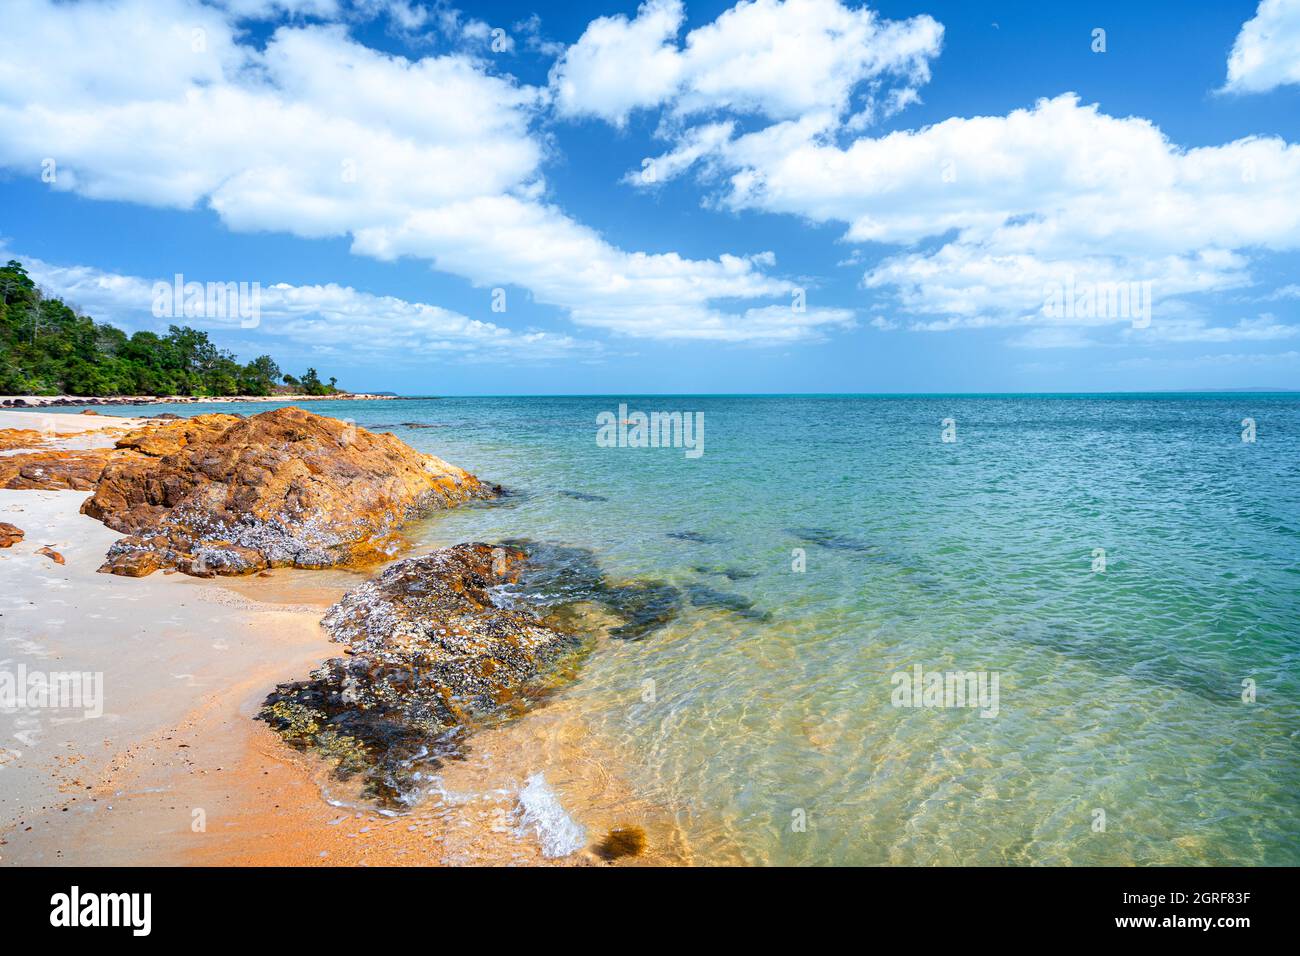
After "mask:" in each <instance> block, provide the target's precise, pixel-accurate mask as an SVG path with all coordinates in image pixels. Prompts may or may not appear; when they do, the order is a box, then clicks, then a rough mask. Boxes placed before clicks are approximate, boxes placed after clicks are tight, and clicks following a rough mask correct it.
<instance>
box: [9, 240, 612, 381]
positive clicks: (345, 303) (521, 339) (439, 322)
mask: <svg viewBox="0 0 1300 956" xmlns="http://www.w3.org/2000/svg"><path fill="white" fill-rule="evenodd" d="M3 255H4V257H5V258H8V257H10V256H15V255H16V254H15V253H12V252H11V251H9V250H3ZM17 258H19V259H20V260H21V261H22V262H23V264H24V266H25V267H26V269H27V271H28V274H29V275H31V277H32V279H33V280H34V281H35V282H36V283H37V284H38V285H39V286H40V287H41V288H42V289H44V290H45V291H46V292H47V293H49V294H51V295H56V296H58V297H60V298H62V299H64V300H65V301H67V302H70V303H73V304H75V305H76V306H77V307H78V308H80V309H82V310H83V311H85V312H87V313H89V314H91V315H93V316H94V317H95V318H97V319H102V320H107V321H111V322H113V323H114V324H116V325H119V326H121V327H123V328H127V329H130V330H136V329H151V330H160V329H163V328H165V327H166V326H167V325H168V324H169V323H172V322H176V323H179V324H186V325H193V326H197V327H199V328H203V329H206V330H209V331H217V330H222V329H225V330H233V329H236V328H239V325H240V320H239V318H238V317H237V316H233V315H232V316H225V317H222V316H197V317H189V318H187V317H184V316H176V317H164V318H156V317H154V316H153V314H152V309H153V305H154V287H155V284H156V283H158V282H162V283H165V284H171V283H172V282H173V281H174V277H173V276H159V277H156V278H153V279H146V278H142V277H140V276H131V275H120V274H117V273H112V272H105V271H103V270H100V269H95V268H92V267H88V266H81V265H72V266H65V265H58V264H53V263H49V262H45V261H42V260H40V259H33V258H31V257H27V256H17ZM185 280H186V281H187V282H200V283H207V282H222V283H226V282H237V281H251V280H243V279H239V280H236V279H233V278H231V277H229V276H197V275H187V276H185ZM258 304H259V311H260V324H259V326H258V329H257V333H256V334H257V335H258V337H259V338H260V337H261V336H270V337H274V338H275V339H278V340H284V341H289V342H291V343H294V344H296V345H297V346H299V347H301V348H302V349H304V350H309V351H333V352H338V353H343V352H346V353H347V354H348V355H349V356H350V357H351V358H354V359H356V360H358V361H365V360H366V359H367V358H372V359H381V358H382V359H383V360H384V361H394V360H406V361H419V360H420V358H421V356H427V355H428V354H430V353H437V354H440V355H443V356H446V355H449V354H450V355H455V356H456V357H457V358H460V359H462V360H466V361H511V362H521V363H527V362H536V361H544V360H547V359H556V358H569V359H573V358H584V357H594V356H596V355H599V354H600V353H601V351H602V349H601V346H600V345H599V344H598V343H595V342H590V341H583V340H580V339H576V338H573V337H571V336H568V335H556V334H553V333H550V332H544V331H539V330H526V331H515V330H512V329H508V328H505V327H504V326H500V325H497V324H495V323H492V322H484V321H481V320H478V319H471V318H469V317H468V316H465V315H462V314H461V313H459V312H454V311H452V310H450V309H445V308H443V307H441V306H437V305H430V304H427V303H424V302H410V301H407V300H405V299H399V298H396V297H394V296H386V295H373V294H371V293H368V292H362V291H358V290H357V289H354V288H351V287H350V286H345V285H338V284H335V283H327V284H324V285H290V284H288V283H284V282H276V283H270V284H267V285H262V286H261V287H260V290H259V293H258ZM244 334H245V337H247V336H249V335H252V334H253V333H251V332H249V331H247V330H245V333H244ZM254 347H257V348H269V347H270V346H267V345H265V344H263V343H258V344H256V345H254Z"/></svg>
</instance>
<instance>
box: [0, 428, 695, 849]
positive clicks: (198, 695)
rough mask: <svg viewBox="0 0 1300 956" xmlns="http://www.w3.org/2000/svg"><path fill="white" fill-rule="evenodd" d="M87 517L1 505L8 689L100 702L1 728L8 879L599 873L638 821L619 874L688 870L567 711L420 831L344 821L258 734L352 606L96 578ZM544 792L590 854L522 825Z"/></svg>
mask: <svg viewBox="0 0 1300 956" xmlns="http://www.w3.org/2000/svg"><path fill="white" fill-rule="evenodd" d="M136 424H138V422H137V421H136V420H131V419H119V418H111V417H109V416H74V415H67V414H42V413H36V412H11V411H0V428H2V429H24V430H29V431H35V432H39V433H41V435H42V436H43V444H42V449H43V450H46V449H49V448H60V447H74V446H75V447H79V448H84V447H99V446H105V445H109V444H111V443H112V442H113V441H114V440H115V438H116V437H117V436H119V435H120V434H122V432H123V431H124V430H125V429H126V428H128V427H132V426H135V425H136ZM85 498H86V494H85V493H84V492H78V491H12V490H3V491H0V522H9V523H11V524H13V525H15V526H17V527H19V528H21V529H22V530H23V531H24V532H25V538H24V539H23V540H22V541H20V542H18V543H17V544H15V545H14V546H12V547H10V548H7V549H4V550H0V575H3V578H4V581H5V588H4V590H3V594H2V596H0V669H2V670H4V671H7V672H11V673H24V674H44V675H54V674H61V673H75V674H78V675H87V687H99V688H101V691H100V695H99V696H100V698H101V699H99V700H98V701H96V702H95V705H94V706H91V707H87V706H82V707H80V708H79V709H78V708H64V709H53V708H49V707H40V706H37V707H31V706H26V707H25V706H15V707H9V708H6V709H5V710H4V711H2V712H0V783H2V784H3V786H0V865H42V864H43V865H57V864H104V865H151V864H182V863H190V864H203V865H233V864H255V865H272V864H281V865H347V864H364V865H404V864H415V865H444V864H446V865H452V864H467V863H468V864H498V865H518V864H527V865H547V864H550V865H555V864H559V865H581V864H598V863H602V862H603V861H602V860H601V857H600V856H599V854H598V853H597V852H596V851H595V850H594V849H592V848H591V847H592V846H593V845H594V844H595V842H596V838H597V837H598V836H600V835H601V834H602V833H603V832H605V831H607V830H608V829H610V828H612V827H618V826H623V825H626V824H627V823H629V822H630V821H634V822H635V823H636V825H638V826H646V827H647V829H648V830H649V832H650V835H651V846H652V847H653V848H654V849H653V851H652V852H650V853H647V854H646V855H644V856H642V857H639V858H637V859H635V860H630V861H629V860H623V861H620V862H634V863H666V862H677V863H680V862H685V861H686V860H687V858H688V855H687V853H686V851H685V849H684V847H683V846H682V844H681V841H680V838H679V836H678V834H677V832H676V827H675V825H674V824H673V821H672V819H671V817H670V816H669V815H667V814H665V813H663V812H662V811H660V810H657V809H656V808H653V807H650V806H648V805H642V804H641V803H640V802H639V801H638V800H637V798H636V797H635V795H634V794H633V793H632V792H631V791H630V789H629V788H628V787H626V785H625V784H623V783H622V782H621V781H620V780H619V777H618V774H617V773H616V772H614V771H613V769H612V768H613V767H614V766H615V765H616V760H615V759H614V758H613V757H612V756H611V755H605V756H604V757H602V756H601V755H600V754H599V752H598V750H597V749H596V747H595V745H594V742H593V741H591V740H590V739H588V735H586V734H584V733H583V731H582V728H581V722H580V721H575V720H572V719H568V715H566V713H565V710H564V707H563V706H562V705H556V706H550V707H543V708H541V709H539V710H537V711H535V712H532V713H529V714H526V715H525V716H524V717H522V718H521V719H518V720H513V721H509V722H506V723H502V724H498V725H495V726H489V727H486V728H485V729H483V730H481V731H480V732H479V733H477V734H476V735H475V736H474V737H473V744H472V746H471V747H470V748H469V750H468V752H467V754H466V757H465V759H463V760H458V761H453V762H449V763H448V764H447V765H446V766H445V767H444V770H443V772H442V773H441V774H440V775H439V776H438V777H437V778H436V779H434V780H432V781H431V782H430V786H429V792H430V795H429V798H428V799H426V800H424V801H422V802H421V803H420V804H418V805H417V806H416V807H414V808H413V809H412V810H411V811H410V812H406V813H401V814H396V815H394V814H392V813H391V812H380V811H378V810H377V809H376V808H375V807H374V806H372V805H370V804H369V803H367V802H366V801H363V800H358V799H356V798H355V795H354V794H352V793H350V792H349V790H348V788H347V787H346V786H345V785H343V784H341V783H340V782H339V781H338V780H337V779H335V778H333V777H331V775H330V774H329V773H328V767H326V766H325V764H324V763H323V762H322V761H321V760H320V759H319V758H317V757H314V756H310V755H306V754H302V753H299V752H297V751H295V750H293V749H292V748H290V747H289V746H288V745H286V744H285V743H284V742H283V741H282V740H281V739H280V737H278V736H277V735H276V734H275V733H273V732H272V731H271V730H270V729H269V728H268V727H267V726H266V725H265V724H263V723H261V722H258V721H256V720H255V719H254V717H255V715H256V713H257V711H258V709H259V707H260V706H261V704H262V702H263V700H264V699H265V697H266V695H267V693H268V692H269V691H270V690H271V689H273V688H274V687H275V685H276V684H277V683H279V682H282V681H287V680H291V679H294V678H297V677H301V676H302V675H304V674H305V673H307V672H308V671H310V670H311V669H312V668H313V667H314V666H316V665H317V664H319V663H320V662H321V661H323V660H325V659H326V658H330V657H337V656H338V655H339V654H340V648H339V646H338V645H337V644H333V643H331V642H330V641H329V640H328V638H327V635H326V634H325V632H324V631H323V630H322V628H321V627H320V624H319V621H320V618H321V615H322V614H323V612H324V610H325V609H326V608H327V607H328V606H329V604H331V603H332V602H333V601H334V600H336V599H337V598H338V597H339V596H340V595H341V594H342V592H343V588H341V587H340V586H338V585H337V584H334V585H322V584H320V583H319V579H314V576H313V572H311V571H299V570H292V569H286V570H277V571H275V572H273V573H270V574H269V575H267V576H254V577H245V578H232V579H225V580H221V579H217V580H211V579H199V578H192V577H187V576H185V575H183V574H176V573H169V574H164V573H158V574H153V575H151V576H149V577H146V578H129V577H121V576H117V575H112V574H101V573H98V572H97V568H98V567H99V566H100V564H101V563H102V561H103V558H104V554H105V552H106V551H107V550H108V548H109V546H110V545H111V544H112V543H113V542H114V540H116V539H117V538H119V537H120V536H119V535H118V534H117V533H116V532H114V531H112V530H110V529H109V528H107V527H105V526H104V525H103V524H101V523H100V522H98V521H95V520H93V519H91V518H89V517H86V516H84V515H82V514H80V513H79V511H78V509H79V507H80V505H81V503H82V501H83V500H85ZM42 548H48V549H49V550H51V551H53V552H55V553H57V554H58V555H59V556H60V557H61V558H62V559H63V563H61V564H60V563H56V561H55V560H54V559H53V558H51V557H50V556H48V555H47V554H43V553H40V550H41V549H42ZM88 696H89V695H88ZM86 703H87V702H86V701H85V700H82V701H80V704H82V705H85V704H86ZM538 774H542V775H543V776H542V778H541V779H542V781H543V783H542V784H541V785H540V786H541V788H542V791H543V793H544V794H545V793H553V792H555V791H558V792H560V793H563V794H564V795H565V797H564V799H565V801H566V803H568V802H573V803H575V804H578V805H581V806H582V807H583V808H584V811H585V812H584V814H583V818H582V819H581V820H580V821H577V822H576V825H577V826H580V827H581V828H582V832H584V833H585V834H586V836H587V837H588V839H587V843H588V845H589V846H588V848H587V849H583V850H579V851H577V852H572V853H567V854H566V855H564V856H560V857H555V856H548V855H547V849H548V847H547V841H548V837H549V834H548V832H547V830H546V826H545V825H543V826H541V827H538V826H534V825H532V824H530V823H527V822H522V821H521V804H520V794H521V791H523V789H524V788H525V787H526V786H528V783H529V781H530V780H532V779H533V778H534V777H535V775H538ZM552 788H553V789H552ZM536 789H537V788H534V790H536ZM558 807H559V804H558V803H557V804H556V806H555V807H552V808H550V809H553V810H558ZM559 816H560V822H561V823H566V824H568V823H572V822H573V821H569V820H568V818H567V814H566V813H563V812H560V814H559Z"/></svg>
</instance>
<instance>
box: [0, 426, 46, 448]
mask: <svg viewBox="0 0 1300 956" xmlns="http://www.w3.org/2000/svg"><path fill="white" fill-rule="evenodd" d="M44 444H45V436H44V435H43V434H41V433H40V432H38V431H36V430H35V429H34V428H0V451H12V450H13V449H15V448H40V447H41V446H43V445H44Z"/></svg>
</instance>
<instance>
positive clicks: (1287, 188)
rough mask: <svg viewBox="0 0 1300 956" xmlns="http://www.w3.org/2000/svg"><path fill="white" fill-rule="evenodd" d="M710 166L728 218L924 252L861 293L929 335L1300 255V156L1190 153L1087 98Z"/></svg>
mask: <svg viewBox="0 0 1300 956" xmlns="http://www.w3.org/2000/svg"><path fill="white" fill-rule="evenodd" d="M711 161H712V162H713V164H714V173H715V175H716V174H717V171H718V170H719V169H725V170H727V171H728V176H727V179H726V186H725V190H724V192H723V193H722V195H721V196H720V197H719V199H718V201H719V202H721V203H722V204H723V205H724V206H727V207H730V208H732V209H735V210H747V209H755V210H761V211H764V212H774V213H786V214H789V215H794V216H798V217H801V218H803V219H806V220H810V221H812V222H817V223H825V222H839V223H843V224H844V225H845V227H846V232H845V239H846V240H848V241H851V242H859V243H865V242H873V243H885V244H891V245H896V246H903V247H911V250H909V251H902V252H899V253H897V254H895V255H893V256H890V257H887V258H886V259H884V260H883V261H881V262H880V263H879V264H878V265H877V266H876V267H874V268H872V269H871V270H869V271H868V272H867V274H866V276H865V278H864V284H865V286H866V287H867V288H869V289H876V290H880V291H882V292H889V291H892V292H893V293H894V294H895V295H896V296H897V298H898V301H899V304H900V305H901V306H902V307H903V308H904V309H906V310H908V311H911V312H913V313H915V314H918V315H922V316H938V317H940V318H932V319H927V320H924V321H919V322H918V323H916V324H914V326H913V327H914V328H920V329H926V330H939V329H945V328H959V327H970V326H975V327H979V326H988V325H1001V324H1014V323H1018V322H1023V321H1026V320H1027V319H1030V318H1032V317H1033V316H1035V315H1041V313H1042V307H1043V303H1044V291H1045V287H1046V286H1047V285H1048V284H1049V283H1065V282H1067V281H1069V280H1070V279H1071V278H1074V279H1076V280H1078V281H1079V282H1092V283H1098V284H1100V283H1108V282H1111V283H1113V282H1150V283H1151V289H1152V295H1153V296H1154V298H1155V300H1156V302H1157V304H1159V303H1160V302H1161V301H1162V300H1168V299H1170V298H1171V297H1176V296H1181V295H1187V294H1189V293H1198V292H1211V291H1216V290H1222V289H1229V288H1234V287H1238V286H1243V285H1246V284H1249V283H1250V281H1251V278H1250V274H1249V267H1250V262H1251V257H1253V256H1255V255H1257V254H1259V253H1261V252H1278V251H1287V250H1294V249H1297V248H1300V205H1297V204H1296V203H1295V202H1294V196H1296V195H1297V194H1300V147H1297V146H1296V145H1294V144H1290V143H1287V142H1285V141H1283V140H1281V139H1279V138H1276V137H1247V138H1245V139H1241V140H1237V141H1234V142H1231V143H1227V144H1224V145H1222V146H1208V147H1199V148H1194V149H1184V148H1181V147H1179V146H1177V145H1175V144H1173V143H1171V142H1170V141H1169V140H1168V138H1167V137H1166V136H1165V135H1164V134H1163V133H1162V132H1161V131H1160V129H1159V128H1158V127H1156V126H1155V125H1154V124H1152V123H1151V122H1149V121H1148V120H1145V119H1141V118H1138V117H1126V118H1118V117H1113V116H1108V115H1106V114H1105V113H1102V112H1101V111H1100V109H1099V108H1098V107H1097V106H1095V105H1091V106H1087V105H1082V104H1080V102H1079V101H1078V98H1077V97H1075V96H1074V95H1073V94H1066V95H1063V96H1059V97H1056V98H1055V99H1045V100H1041V101H1039V102H1038V103H1037V104H1036V105H1035V106H1034V107H1033V108H1032V109H1021V110H1015V111H1013V112H1012V113H1010V114H1008V115H1006V116H979V117H971V118H952V119H948V120H945V121H943V122H941V123H937V124H935V125H933V126H928V127H924V128H921V129H917V130H906V131H900V132H895V133H891V134H889V135H886V136H882V137H861V138H858V139H856V140H854V141H852V142H851V143H849V144H848V145H846V146H840V145H837V144H836V143H835V142H832V141H829V140H828V139H827V138H826V137H824V136H822V135H821V134H820V132H819V129H818V126H817V124H816V123H815V122H809V121H808V120H806V119H805V120H799V121H793V122H786V123H779V124H775V125H773V126H771V127H768V128H767V129H763V130H760V131H757V132H754V133H750V134H747V135H744V136H740V137H738V138H736V139H734V140H731V141H729V142H727V143H725V144H724V145H723V146H722V147H721V148H720V149H719V150H718V151H717V152H716V154H715V155H714V157H713V158H712V160H711ZM936 241H938V242H940V244H939V245H938V246H935V245H934V243H935V242H936ZM1123 318H1125V317H1123V316H1111V317H1110V320H1111V321H1113V320H1116V319H1123ZM1105 320H1106V319H1105V318H1104V317H1101V316H1097V317H1092V318H1089V319H1088V320H1087V321H1084V322H1082V323H1080V324H1094V322H1101V321H1105Z"/></svg>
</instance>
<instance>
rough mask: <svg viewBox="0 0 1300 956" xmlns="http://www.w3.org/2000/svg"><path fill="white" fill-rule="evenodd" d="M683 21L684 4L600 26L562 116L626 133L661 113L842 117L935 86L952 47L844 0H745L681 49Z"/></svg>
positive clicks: (557, 71) (567, 82) (575, 67)
mask: <svg viewBox="0 0 1300 956" xmlns="http://www.w3.org/2000/svg"><path fill="white" fill-rule="evenodd" d="M684 19H685V8H684V6H683V4H682V2H681V0H646V2H644V3H642V4H641V6H640V7H639V8H638V10H637V15H636V16H635V17H633V18H631V19H629V18H627V17H625V16H621V15H620V16H613V17H600V18H598V19H596V20H594V21H592V23H591V24H590V25H589V26H588V27H587V29H586V31H585V32H584V33H583V34H582V36H581V37H580V38H579V39H578V42H577V43H575V44H574V45H573V46H571V47H570V48H569V49H568V51H567V52H566V53H565V55H564V56H563V58H561V60H560V61H559V62H558V63H557V64H556V65H555V67H554V69H553V70H552V73H551V84H552V86H553V88H554V89H555V95H556V108H557V110H558V112H559V113H560V114H561V115H563V116H575V117H577V116H595V117H599V118H601V119H604V120H607V121H609V122H611V123H614V124H617V125H622V124H623V123H624V122H626V120H627V117H628V115H629V114H630V113H631V112H632V111H633V110H636V109H646V108H651V107H655V106H660V105H664V106H667V107H669V108H670V109H671V110H672V112H673V113H675V114H676V115H678V116H689V115H691V114H697V113H708V112H712V111H718V110H726V111H730V112H733V113H741V114H752V115H757V116H763V117H766V118H768V119H772V120H785V119H793V118H796V117H800V116H804V115H806V114H808V113H813V112H818V113H824V114H827V115H828V116H830V117H838V116H840V115H841V114H843V113H844V112H845V111H846V110H848V108H849V107H850V104H851V100H852V94H853V92H854V90H855V89H856V88H857V87H858V86H859V85H860V84H862V83H864V82H865V81H870V80H878V79H879V78H881V77H884V76H886V75H892V76H897V77H901V78H903V79H905V80H906V81H907V82H909V83H911V84H913V85H919V84H921V83H925V82H926V81H928V80H929V77H930V73H929V61H930V59H931V58H932V57H934V56H935V55H937V54H938V51H939V46H940V43H941V40H942V37H943V27H941V26H940V25H939V24H938V23H937V22H935V21H934V20H933V19H932V18H931V17H928V16H918V17H913V18H912V19H910V20H905V21H898V22H894V21H888V20H883V19H881V18H880V17H879V16H877V14H876V13H875V12H874V11H872V10H870V9H868V8H867V7H865V6H864V7H859V8H853V7H850V6H846V5H844V4H842V3H840V2H839V0H784V2H782V0H742V2H740V3H737V4H736V5H735V6H734V7H732V8H730V9H729V10H726V11H724V12H723V13H722V14H721V15H720V16H719V17H718V18H717V19H716V20H714V21H713V22H711V23H708V24H705V25H704V26H701V27H699V28H697V29H695V30H692V31H690V32H689V33H688V34H687V35H686V38H685V42H684V43H683V44H681V45H679V44H678V42H677V35H678V33H679V31H680V29H681V26H682V22H683V20H684Z"/></svg>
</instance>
